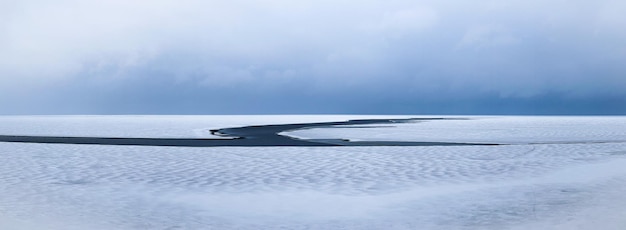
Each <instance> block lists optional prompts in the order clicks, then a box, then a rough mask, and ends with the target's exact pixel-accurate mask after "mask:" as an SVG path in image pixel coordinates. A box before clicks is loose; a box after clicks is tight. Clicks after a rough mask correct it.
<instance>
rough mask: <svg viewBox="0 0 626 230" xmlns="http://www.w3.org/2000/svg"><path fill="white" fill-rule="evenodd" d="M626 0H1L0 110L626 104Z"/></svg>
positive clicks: (583, 108)
mask: <svg viewBox="0 0 626 230" xmlns="http://www.w3.org/2000/svg"><path fill="white" fill-rule="evenodd" d="M624 12H626V2H625V1H621V0H615V1H611V0H600V1H582V0H570V1H567V0H549V1H539V0H519V1H518V0H503V1H487V0H476V1H414V0H410V1H409V0H386V1H376V0H364V1H343V0H334V1H326V0H315V1H313V0H311V1H309V0H299V1H291V0H249V1H243V0H230V1H210V0H209V1H200V0H198V1H196V0H176V1H174V0H171V1H170V0H152V1H123V0H106V1H104V0H103V1H83V0H80V1H79V0H74V1H71V0H59V1H36V0H25V1H17V0H16V1H11V0H0V114H29V113H33V114H67V113H75V114H218V113H221V114H224V113H227V114H229V113H246V114H250V113H252V114H255V113H377V114H389V113H395V114H411V113H421V114H433V113H452V114H626V30H625V29H624V28H626V14H624Z"/></svg>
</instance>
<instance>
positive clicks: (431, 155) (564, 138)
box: [0, 115, 626, 230]
mask: <svg viewBox="0 0 626 230" xmlns="http://www.w3.org/2000/svg"><path fill="white" fill-rule="evenodd" d="M409 117H415V116H347V115H346V116H234V117H233V116H25V117H20V116H11V117H0V135H57V136H103V137H206V136H207V135H210V133H207V130H210V129H215V128H225V127H238V126H246V125H262V124H285V123H303V122H322V121H341V120H347V119H374V118H409ZM418 117H419V116H418ZM429 117H439V116H429ZM448 118H464V119H458V120H437V121H420V122H416V123H401V124H393V125H387V124H386V125H383V126H377V125H369V127H368V126H365V127H363V126H358V127H342V128H315V129H305V130H296V131H291V132H285V133H283V134H284V135H289V136H294V137H298V138H305V139H306V138H312V139H323V138H344V139H350V140H353V141H359V140H365V141H436V142H476V143H480V142H484V143H501V144H504V145H498V146H409V147H405V146H403V147H377V146H369V147H218V148H189V147H146V146H99V145H70V144H32V143H29V144H22V143H0V162H2V163H0V194H1V195H0V229H594V230H595V229H626V219H625V218H624V216H626V208H624V207H626V199H625V198H626V197H625V195H624V194H626V167H624V165H626V117H448Z"/></svg>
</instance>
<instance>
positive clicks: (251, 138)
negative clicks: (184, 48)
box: [0, 118, 496, 147]
mask: <svg viewBox="0 0 626 230" xmlns="http://www.w3.org/2000/svg"><path fill="white" fill-rule="evenodd" d="M428 120H446V118H409V119H361V120H348V121H337V122H317V123H297V124H282V125H253V126H244V127H235V128H222V129H215V130H211V134H213V135H219V136H224V137H232V139H206V138H204V139H202V138H125V137H62V136H16V135H0V142H17V143H41V144H85V145H131V146H173V147H238V146H239V147H273V146H276V147H278V146H319V147H323V146H327V147H332V146H455V145H496V144H472V143H453V142H403V141H349V140H345V139H299V138H294V137H288V136H283V135H280V134H279V133H281V132H286V131H293V130H298V129H310V128H319V127H331V128H332V127H334V126H337V125H369V124H393V123H405V122H412V121H428Z"/></svg>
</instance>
